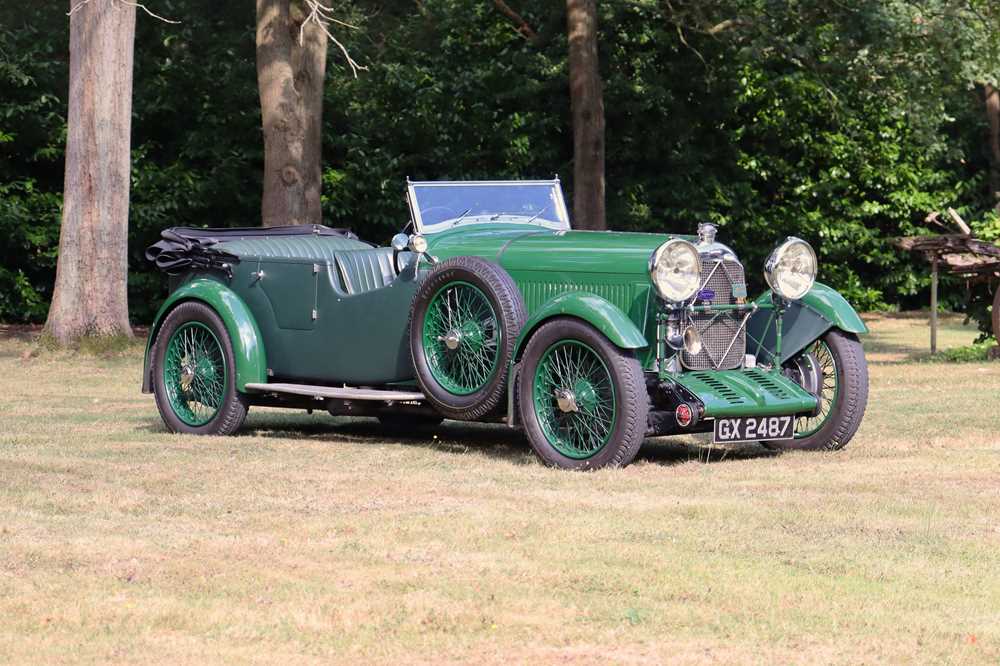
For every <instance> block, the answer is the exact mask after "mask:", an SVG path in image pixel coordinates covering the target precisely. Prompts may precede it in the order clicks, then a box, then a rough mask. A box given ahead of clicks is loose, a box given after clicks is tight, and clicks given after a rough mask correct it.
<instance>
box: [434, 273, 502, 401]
mask: <svg viewBox="0 0 1000 666" xmlns="http://www.w3.org/2000/svg"><path fill="white" fill-rule="evenodd" d="M502 337H503V333H502V331H501V330H500V325H499V322H498V321H497V314H496V311H495V310H494V309H493V306H492V305H491V304H490V300H489V298H487V296H486V294H484V293H483V292H482V291H481V290H480V289H479V288H478V287H476V286H475V285H473V284H470V283H468V282H452V283H449V284H447V285H445V286H444V287H442V288H441V289H439V290H438V292H437V293H436V294H434V296H433V297H432V298H431V302H430V305H429V306H428V307H427V313H426V314H425V315H424V330H423V345H424V350H425V352H426V354H427V364H428V366H429V367H430V371H431V374H432V375H433V376H434V379H436V380H437V382H438V383H439V384H440V385H441V386H442V387H444V388H445V389H446V390H447V391H449V392H450V393H453V394H455V395H469V394H470V393H475V392H476V391H478V390H480V389H482V388H483V387H484V386H485V385H486V384H487V383H488V382H489V381H490V379H491V378H492V377H493V375H494V374H495V373H496V369H497V360H498V359H499V357H500V344H501V339H502Z"/></svg>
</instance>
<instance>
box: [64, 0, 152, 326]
mask: <svg viewBox="0 0 1000 666" xmlns="http://www.w3.org/2000/svg"><path fill="white" fill-rule="evenodd" d="M78 3H79V0H73V1H72V2H71V3H70V7H71V9H72V8H73V7H74V6H75V5H77V4H78ZM69 42H70V44H69V50H70V61H69V112H68V116H67V124H68V133H67V138H66V182H65V185H64V194H63V209H62V228H61V229H60V232H59V259H58V262H57V264H56V283H55V290H54V291H53V296H52V304H51V306H50V307H49V314H48V319H47V321H46V323H45V330H46V332H47V333H49V334H50V335H51V336H53V337H54V338H55V339H56V340H57V341H58V342H59V343H60V344H64V345H65V344H70V343H72V342H74V341H75V340H77V339H79V338H80V337H82V336H84V335H99V336H112V335H125V336H129V337H131V336H132V329H131V327H130V326H129V322H128V288H127V285H128V282H127V280H128V207H129V180H130V154H129V153H130V141H131V130H132V58H133V48H134V44H135V6H133V5H127V4H125V3H123V2H117V1H116V0H95V1H93V2H90V3H88V4H86V5H83V6H82V7H79V8H78V9H77V10H76V11H75V12H73V14H72V16H71V17H70V38H69Z"/></svg>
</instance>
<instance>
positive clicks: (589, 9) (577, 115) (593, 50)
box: [566, 0, 607, 229]
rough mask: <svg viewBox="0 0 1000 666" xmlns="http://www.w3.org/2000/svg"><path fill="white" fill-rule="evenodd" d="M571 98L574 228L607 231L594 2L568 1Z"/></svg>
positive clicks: (602, 105) (601, 98)
mask: <svg viewBox="0 0 1000 666" xmlns="http://www.w3.org/2000/svg"><path fill="white" fill-rule="evenodd" d="M566 10H567V11H566V27H567V33H568V35H569V95H570V107H571V110H572V116H573V217H574V220H573V225H574V226H575V227H576V228H578V229H606V228H607V222H606V220H605V209H604V92H603V90H602V87H603V86H602V83H601V73H600V69H599V62H598V58H597V5H596V2H595V0H566Z"/></svg>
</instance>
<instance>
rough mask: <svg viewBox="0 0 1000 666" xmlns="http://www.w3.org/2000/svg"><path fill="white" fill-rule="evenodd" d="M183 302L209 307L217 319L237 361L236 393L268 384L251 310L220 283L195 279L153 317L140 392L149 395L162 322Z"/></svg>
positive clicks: (264, 361)
mask: <svg viewBox="0 0 1000 666" xmlns="http://www.w3.org/2000/svg"><path fill="white" fill-rule="evenodd" d="M186 301H200V302H202V303H204V304H205V305H207V306H209V307H210V308H212V309H213V310H215V313H216V314H218V315H219V317H220V318H221V319H222V322H223V323H224V324H225V326H226V332H228V333H229V339H230V341H231V342H232V345H233V355H234V356H235V357H236V390H237V391H243V390H244V389H245V388H246V385H247V384H251V383H264V382H266V381H267V358H266V356H265V354H264V342H263V338H262V337H261V334H260V329H259V328H258V327H257V322H256V321H255V320H254V318H253V315H252V314H251V313H250V308H248V307H247V305H246V303H244V302H243V299H241V298H240V297H239V296H237V295H236V293H235V292H234V291H233V290H232V289H230V288H229V287H227V286H225V285H224V284H222V283H221V282H216V281H215V280H209V279H205V278H196V279H194V280H191V281H190V282H187V283H185V284H184V285H182V286H181V287H179V288H178V289H176V290H175V291H174V292H173V293H171V294H170V296H168V297H167V300H166V301H165V302H164V303H163V305H162V306H161V307H160V311H159V312H158V313H156V319H155V320H154V321H153V326H152V328H151V329H150V331H149V339H148V340H147V341H146V360H145V363H144V364H143V369H142V392H143V393H150V392H151V391H152V377H151V374H150V372H151V364H152V358H151V355H152V350H153V342H154V341H155V340H156V335H157V334H158V333H159V332H160V327H161V326H162V325H163V320H164V319H165V318H166V316H167V315H168V314H169V313H170V311H171V310H173V309H174V308H175V307H177V306H178V305H179V304H181V303H183V302H186Z"/></svg>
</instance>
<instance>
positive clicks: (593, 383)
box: [517, 319, 649, 469]
mask: <svg viewBox="0 0 1000 666" xmlns="http://www.w3.org/2000/svg"><path fill="white" fill-rule="evenodd" d="M517 396H518V406H519V409H520V414H521V421H522V423H523V424H524V429H525V432H526V433H527V435H528V440H529V441H530V442H531V447H532V448H533V449H534V450H535V453H537V454H538V456H539V457H540V458H541V459H542V460H543V461H545V462H546V463H547V464H549V465H552V466H554V467H561V468H563V469H598V468H601V467H623V466H625V465H627V464H629V463H630V462H632V460H633V459H634V458H635V456H636V454H637V453H638V452H639V447H640V446H641V445H642V441H643V439H644V438H645V435H646V417H647V414H648V411H649V400H648V396H647V394H646V386H645V382H644V379H643V373H642V367H641V365H640V364H639V361H638V360H637V359H636V358H635V355H634V354H632V353H631V352H628V351H624V350H621V349H619V348H617V347H616V346H614V345H613V344H612V343H611V342H610V341H609V340H608V339H607V338H606V337H604V336H603V335H602V334H601V333H600V332H599V331H597V330H595V329H594V328H593V327H591V326H590V325H588V324H586V323H584V322H582V321H579V320H576V319H556V320H553V321H552V322H550V323H547V324H545V325H544V326H542V327H541V328H539V329H538V331H537V332H535V334H534V335H532V337H531V340H529V342H528V346H527V347H526V348H525V351H524V358H523V362H522V364H521V372H520V375H519V379H518V387H517Z"/></svg>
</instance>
